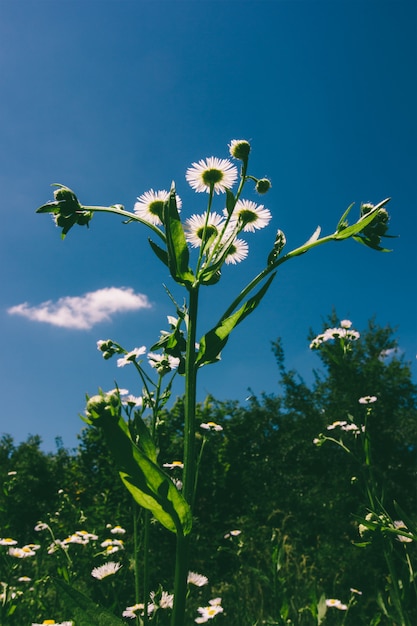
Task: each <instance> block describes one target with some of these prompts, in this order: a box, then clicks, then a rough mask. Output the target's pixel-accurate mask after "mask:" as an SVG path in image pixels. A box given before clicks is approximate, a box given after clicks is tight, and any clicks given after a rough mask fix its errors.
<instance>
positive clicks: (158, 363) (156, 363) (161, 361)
mask: <svg viewBox="0 0 417 626" xmlns="http://www.w3.org/2000/svg"><path fill="white" fill-rule="evenodd" d="M147 356H148V361H149V365H150V366H151V367H153V368H155V369H156V370H157V371H158V373H159V374H161V375H162V376H163V375H164V374H167V373H168V372H170V371H171V370H175V369H176V368H177V367H178V365H179V364H180V360H179V359H178V358H177V357H175V356H171V355H170V354H157V353H156V352H148V355H147Z"/></svg>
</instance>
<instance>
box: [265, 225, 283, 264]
mask: <svg viewBox="0 0 417 626" xmlns="http://www.w3.org/2000/svg"><path fill="white" fill-rule="evenodd" d="M286 243H287V239H286V237H285V235H284V233H283V232H282V230H279V229H278V230H277V234H276V237H275V242H274V247H273V248H272V250H271V252H270V253H269V255H268V265H272V264H273V263H275V261H276V260H277V258H278V257H279V255H280V254H281V251H282V249H283V247H284V246H285V244H286Z"/></svg>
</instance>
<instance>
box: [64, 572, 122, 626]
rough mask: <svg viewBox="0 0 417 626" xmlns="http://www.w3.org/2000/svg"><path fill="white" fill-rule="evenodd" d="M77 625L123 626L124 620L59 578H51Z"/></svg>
mask: <svg viewBox="0 0 417 626" xmlns="http://www.w3.org/2000/svg"><path fill="white" fill-rule="evenodd" d="M53 583H54V585H55V586H56V587H57V588H58V592H59V595H60V597H62V599H63V600H64V605H65V607H66V609H67V610H68V611H69V612H70V614H71V619H72V620H73V621H74V623H75V624H76V625H77V626H125V622H124V621H123V620H121V619H119V618H118V617H116V616H115V615H113V613H110V612H109V611H107V610H106V609H105V608H103V607H102V606H100V605H99V604H96V603H95V602H93V601H92V600H90V598H88V597H87V596H86V595H84V594H83V593H81V592H80V591H78V590H77V589H74V588H73V587H71V585H69V584H68V583H66V582H64V581H63V580H60V579H59V578H54V579H53Z"/></svg>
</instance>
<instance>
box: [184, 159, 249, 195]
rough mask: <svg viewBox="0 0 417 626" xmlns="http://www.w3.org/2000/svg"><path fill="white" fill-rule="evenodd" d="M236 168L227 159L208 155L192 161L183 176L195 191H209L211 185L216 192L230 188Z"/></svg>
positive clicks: (236, 174)
mask: <svg viewBox="0 0 417 626" xmlns="http://www.w3.org/2000/svg"><path fill="white" fill-rule="evenodd" d="M237 176H238V172H237V168H236V167H235V166H234V165H233V163H231V161H229V160H228V159H218V158H217V157H208V158H207V159H205V160H204V159H200V161H199V162H198V163H193V164H192V167H189V168H188V169H187V172H186V174H185V178H186V180H187V182H188V183H189V185H190V186H191V187H192V188H193V189H194V190H195V191H197V192H202V191H207V192H209V191H210V188H211V187H213V189H214V191H215V192H216V193H217V194H218V193H220V192H222V193H225V192H226V189H231V188H232V187H233V185H234V183H235V182H236V180H237Z"/></svg>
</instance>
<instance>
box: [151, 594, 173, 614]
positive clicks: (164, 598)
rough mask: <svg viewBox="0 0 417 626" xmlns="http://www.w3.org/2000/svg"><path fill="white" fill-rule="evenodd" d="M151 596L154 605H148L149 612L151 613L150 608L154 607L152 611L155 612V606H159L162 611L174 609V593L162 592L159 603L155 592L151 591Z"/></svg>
mask: <svg viewBox="0 0 417 626" xmlns="http://www.w3.org/2000/svg"><path fill="white" fill-rule="evenodd" d="M150 596H151V600H152V603H151V604H149V605H148V612H149V607H152V611H153V610H154V608H155V606H157V607H158V608H160V609H172V607H173V606H174V594H173V593H168V592H167V591H162V593H161V597H160V599H159V602H158V600H155V598H156V593H155V591H151V593H150Z"/></svg>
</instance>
